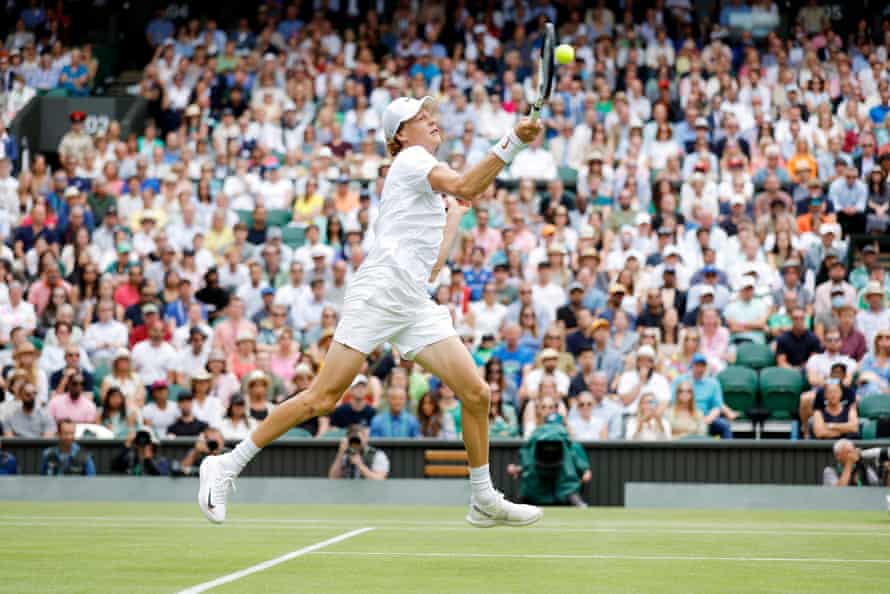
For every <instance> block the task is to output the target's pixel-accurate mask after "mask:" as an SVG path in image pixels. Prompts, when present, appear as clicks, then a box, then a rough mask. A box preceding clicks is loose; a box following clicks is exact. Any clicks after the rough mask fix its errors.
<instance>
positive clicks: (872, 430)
mask: <svg viewBox="0 0 890 594" xmlns="http://www.w3.org/2000/svg"><path fill="white" fill-rule="evenodd" d="M859 429H860V431H861V433H862V439H877V438H878V422H877V421H876V420H874V419H865V421H864V422H863V423H862V426H861V427H860V428H859Z"/></svg>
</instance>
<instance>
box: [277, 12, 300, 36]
mask: <svg viewBox="0 0 890 594" xmlns="http://www.w3.org/2000/svg"><path fill="white" fill-rule="evenodd" d="M302 28H303V21H301V20H300V19H299V18H298V13H297V6H296V5H294V4H290V5H288V7H287V14H286V15H285V17H284V20H283V21H281V22H280V23H278V33H279V34H280V35H281V36H282V37H283V38H284V40H285V41H287V40H288V39H290V36H291V35H295V34H296V33H297V32H298V31H299V30H300V29H302Z"/></svg>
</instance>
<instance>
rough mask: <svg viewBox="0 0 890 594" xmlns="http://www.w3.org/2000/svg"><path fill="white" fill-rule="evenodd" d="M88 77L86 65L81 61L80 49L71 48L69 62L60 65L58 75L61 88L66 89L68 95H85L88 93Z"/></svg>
mask: <svg viewBox="0 0 890 594" xmlns="http://www.w3.org/2000/svg"><path fill="white" fill-rule="evenodd" d="M89 78H90V77H89V72H88V71H87V67H86V66H84V65H83V62H81V54H80V50H79V49H74V50H71V63H70V64H68V65H67V66H64V67H62V73H61V74H60V75H59V83H60V84H61V86H62V88H63V89H65V90H66V91H68V94H69V95H72V96H75V97H85V96H87V95H89V94H90V87H89Z"/></svg>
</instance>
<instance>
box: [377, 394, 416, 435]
mask: <svg viewBox="0 0 890 594" xmlns="http://www.w3.org/2000/svg"><path fill="white" fill-rule="evenodd" d="M386 401H387V402H388V403H389V410H386V411H383V412H379V413H377V414H376V415H375V416H374V420H372V421H371V437H420V423H418V422H417V417H415V416H414V415H412V414H411V413H410V412H408V411H407V410H405V405H406V404H407V402H408V393H407V392H406V391H405V388H402V387H400V386H390V387H389V390H387V392H386Z"/></svg>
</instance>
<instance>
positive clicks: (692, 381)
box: [671, 353, 738, 439]
mask: <svg viewBox="0 0 890 594" xmlns="http://www.w3.org/2000/svg"><path fill="white" fill-rule="evenodd" d="M684 385H691V386H692V393H693V399H694V400H695V407H696V408H697V409H698V410H700V411H701V412H702V414H703V415H704V423H705V425H706V426H707V427H708V433H709V434H710V435H717V436H719V437H720V438H721V439H732V428H731V426H730V421H731V420H732V419H734V418H736V417H737V416H738V415H737V413H736V412H735V411H733V410H732V409H730V408H729V407H727V406H726V405H725V404H724V402H723V389H722V387H721V386H720V382H719V381H717V378H715V377H713V376H712V375H711V374H710V373H709V372H708V359H707V357H706V356H705V355H704V354H703V353H696V354H695V355H693V356H692V364H691V365H690V369H689V371H688V372H687V373H685V374H683V375H680V376H678V377H677V378H676V379H675V380H674V383H673V384H672V386H671V394H672V397H671V399H672V401H674V402H676V401H677V390H678V388H679V387H681V386H684Z"/></svg>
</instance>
